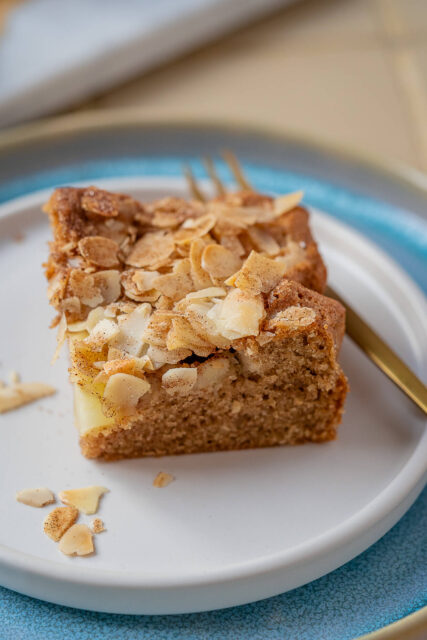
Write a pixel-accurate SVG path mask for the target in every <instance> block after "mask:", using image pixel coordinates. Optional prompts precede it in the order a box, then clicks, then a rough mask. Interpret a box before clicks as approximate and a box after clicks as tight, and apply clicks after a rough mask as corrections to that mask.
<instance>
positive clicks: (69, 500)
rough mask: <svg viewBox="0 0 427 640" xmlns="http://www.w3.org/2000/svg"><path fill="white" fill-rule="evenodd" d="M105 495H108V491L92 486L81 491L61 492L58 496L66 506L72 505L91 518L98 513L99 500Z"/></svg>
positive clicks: (69, 490)
mask: <svg viewBox="0 0 427 640" xmlns="http://www.w3.org/2000/svg"><path fill="white" fill-rule="evenodd" d="M104 493H108V489H106V488H105V487H99V486H95V485H92V486H90V487H83V488H81V489H68V490H66V491H61V492H60V493H59V494H58V495H59V499H60V500H61V502H63V503H64V504H68V505H71V506H72V507H75V508H76V509H78V510H79V511H83V513H85V514H86V515H88V516H90V515H92V514H93V513H96V512H97V510H98V504H99V499H100V498H101V496H102V495H103V494H104Z"/></svg>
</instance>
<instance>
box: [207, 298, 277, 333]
mask: <svg viewBox="0 0 427 640" xmlns="http://www.w3.org/2000/svg"><path fill="white" fill-rule="evenodd" d="M207 316H208V318H210V319H211V320H212V321H213V322H214V323H215V325H216V327H217V331H218V333H220V334H221V335H222V336H224V337H225V338H228V339H230V340H236V339H238V338H244V337H246V336H256V335H258V333H259V326H260V323H261V320H262V319H263V318H264V316H265V310H264V302H263V299H262V297H261V296H260V295H258V296H254V295H252V294H250V293H248V292H246V291H241V290H240V289H232V290H231V291H230V292H229V293H228V294H227V296H226V297H225V298H224V300H223V301H221V302H218V303H217V304H216V305H215V306H214V307H212V309H211V310H210V311H209V312H208V314H207Z"/></svg>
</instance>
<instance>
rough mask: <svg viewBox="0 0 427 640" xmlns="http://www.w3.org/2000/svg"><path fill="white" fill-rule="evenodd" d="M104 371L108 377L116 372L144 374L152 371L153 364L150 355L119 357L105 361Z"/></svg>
mask: <svg viewBox="0 0 427 640" xmlns="http://www.w3.org/2000/svg"><path fill="white" fill-rule="evenodd" d="M103 369H104V372H105V373H106V374H107V376H108V377H110V376H112V375H114V374H115V373H128V374H129V375H136V374H137V373H140V374H143V373H144V372H145V371H152V370H153V364H152V362H151V360H150V358H149V357H148V356H142V358H118V359H116V360H109V361H108V362H104V363H103Z"/></svg>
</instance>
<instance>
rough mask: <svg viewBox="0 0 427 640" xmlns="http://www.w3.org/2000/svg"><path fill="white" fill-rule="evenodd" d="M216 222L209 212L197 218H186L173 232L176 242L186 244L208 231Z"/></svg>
mask: <svg viewBox="0 0 427 640" xmlns="http://www.w3.org/2000/svg"><path fill="white" fill-rule="evenodd" d="M215 222H216V217H215V216H214V215H212V214H210V213H207V214H205V215H204V216H200V217H199V218H188V220H186V221H185V222H183V224H182V225H181V227H180V228H179V229H178V231H176V232H175V234H174V239H175V242H176V244H186V243H187V242H192V241H193V240H195V239H196V238H201V237H202V236H204V235H206V234H207V233H209V231H210V230H211V229H212V228H213V226H214V225H215Z"/></svg>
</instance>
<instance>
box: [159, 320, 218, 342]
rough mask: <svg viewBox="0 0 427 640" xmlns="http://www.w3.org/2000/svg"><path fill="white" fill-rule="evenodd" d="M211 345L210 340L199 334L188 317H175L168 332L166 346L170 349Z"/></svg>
mask: <svg viewBox="0 0 427 640" xmlns="http://www.w3.org/2000/svg"><path fill="white" fill-rule="evenodd" d="M189 345H191V347H210V346H211V344H210V342H209V341H208V340H206V339H205V338H203V337H202V336H199V335H198V334H197V333H196V332H195V331H194V328H193V327H192V326H191V324H190V323H189V321H188V320H187V319H186V318H173V319H172V326H171V328H170V330H169V332H168V335H167V339H166V346H167V348H168V349H169V350H173V349H189V348H190V346H189Z"/></svg>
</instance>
